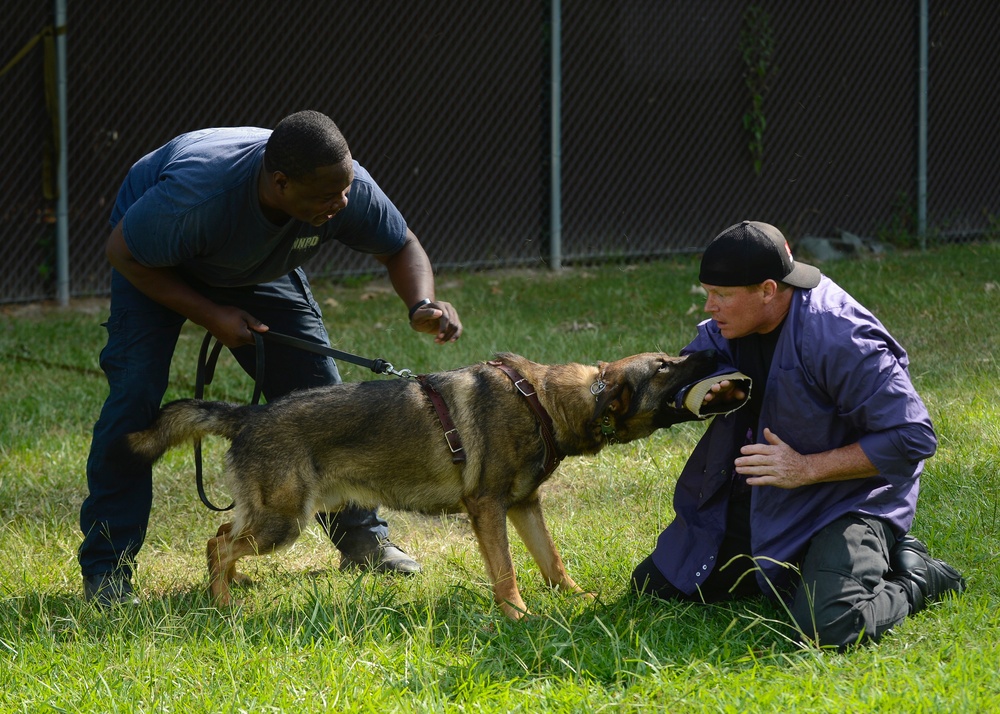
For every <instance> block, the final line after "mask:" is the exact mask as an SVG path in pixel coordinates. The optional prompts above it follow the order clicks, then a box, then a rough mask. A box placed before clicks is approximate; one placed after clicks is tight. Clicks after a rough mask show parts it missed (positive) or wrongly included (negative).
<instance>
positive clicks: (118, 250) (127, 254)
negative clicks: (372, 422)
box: [79, 111, 462, 607]
mask: <svg viewBox="0 0 1000 714" xmlns="http://www.w3.org/2000/svg"><path fill="white" fill-rule="evenodd" d="M111 226H112V231H111V236H110V238H109V239H108V243H107V248H106V252H107V256H108V260H109V262H110V263H111V266H112V268H113V271H112V278H111V316H110V318H109V319H108V322H107V323H106V326H107V329H108V343H107V346H106V347H105V348H104V350H103V351H102V352H101V368H102V369H103V370H104V373H105V374H106V375H107V378H108V384H109V387H110V393H109V396H108V398H107V401H106V402H105V403H104V407H103V409H102V410H101V415H100V418H99V419H98V421H97V423H96V425H95V426H94V437H93V442H92V444H91V451H90V458H89V460H88V462H87V485H88V487H89V491H90V493H89V495H88V496H87V498H86V500H85V501H84V502H83V506H82V507H81V509H80V527H81V529H82V531H83V543H82V545H81V546H80V550H79V560H80V567H81V570H82V573H83V583H84V595H85V597H86V598H87V599H88V600H94V601H96V602H97V604H98V605H100V606H105V607H106V606H108V605H112V604H114V603H119V602H134V601H135V596H134V594H133V589H132V585H131V577H132V572H133V569H134V567H135V558H136V555H137V554H138V552H139V549H140V548H141V546H142V543H143V540H144V538H145V535H146V527H147V525H148V522H149V513H150V508H151V504H152V470H151V469H150V468H149V467H148V466H140V465H137V464H136V463H134V462H133V461H132V460H130V459H129V458H128V457H127V456H126V457H123V456H121V455H120V454H119V453H118V452H117V451H116V450H115V449H114V448H111V447H112V445H113V444H114V443H115V442H116V440H118V439H119V438H121V437H122V436H123V435H125V434H127V433H129V432H133V431H137V430H140V429H144V428H146V427H147V426H148V425H149V424H150V423H151V422H152V420H153V418H154V416H155V415H156V413H157V412H158V410H159V407H160V402H161V400H162V399H163V394H164V392H165V391H166V388H167V379H168V375H169V370H170V360H171V357H172V355H173V351H174V347H175V345H176V342H177V338H178V335H179V333H180V329H181V326H182V325H183V324H184V322H185V320H191V321H192V322H194V323H197V324H198V325H201V326H203V327H205V328H206V329H207V330H208V331H209V332H211V333H212V334H213V335H214V336H215V337H216V338H218V339H219V341H220V342H222V343H223V344H224V345H226V347H228V348H229V349H230V350H231V351H232V353H233V355H234V356H235V357H236V359H237V360H238V361H239V363H240V364H241V365H242V366H243V368H244V369H245V370H246V371H247V372H248V373H250V374H251V375H252V374H253V373H254V370H255V362H254V347H253V344H254V336H253V334H254V333H255V332H260V333H265V332H267V330H268V329H270V328H272V327H273V328H274V329H275V331H277V332H282V333H285V334H290V335H292V336H293V337H298V338H301V339H305V340H308V341H310V342H314V343H316V344H318V345H323V346H329V341H330V340H329V336H328V335H327V331H326V328H325V327H324V325H323V319H322V314H321V312H320V308H319V305H317V303H316V301H315V300H314V299H313V296H312V292H311V291H310V287H309V281H308V279H307V278H306V275H305V273H304V272H303V271H302V269H301V268H300V267H299V266H301V265H302V263H303V262H305V261H306V260H307V259H308V258H309V257H311V256H312V255H313V254H315V253H316V252H317V251H318V250H319V248H320V246H321V245H322V244H323V243H327V242H329V241H339V242H340V243H343V244H344V245H346V246H348V247H349V248H352V249H354V250H358V251H361V252H364V253H370V254H371V255H373V256H374V258H375V259H376V260H378V261H379V262H380V263H381V264H382V265H384V266H385V269H386V272H387V274H388V277H389V280H390V282H391V283H392V286H393V289H394V290H395V291H396V294H397V295H399V297H400V299H401V300H402V301H403V303H404V305H405V307H406V308H408V309H409V321H410V327H412V328H413V329H414V330H417V331H418V332H424V333H428V334H432V335H434V336H435V341H436V342H438V343H439V344H444V343H448V342H453V341H455V340H457V339H458V337H459V336H460V335H461V333H462V325H461V322H460V321H459V319H458V314H457V313H456V312H455V309H454V308H453V307H452V306H451V304H449V303H447V302H441V301H438V300H436V298H435V294H434V277H433V272H432V269H431V264H430V260H429V259H428V257H427V254H426V253H425V252H424V249H423V247H422V246H421V245H420V242H419V241H418V240H417V237H416V236H415V235H414V234H413V233H412V232H411V231H410V230H409V228H408V227H407V225H406V222H405V221H404V220H403V217H402V215H400V213H399V211H398V210H397V209H396V207H395V206H394V205H393V204H392V202H391V201H390V200H389V199H388V198H387V197H386V195H385V194H384V193H383V192H382V190H381V189H380V188H379V187H378V185H377V184H376V183H375V181H374V180H373V179H372V177H371V176H370V175H369V174H368V172H367V171H365V169H364V168H363V167H362V166H361V165H360V164H358V162H357V161H354V160H353V158H352V156H351V152H350V149H349V147H348V145H347V141H346V140H345V139H344V136H343V135H342V134H341V132H340V130H339V129H338V128H337V126H336V124H334V122H333V121H332V120H331V119H330V118H329V117H327V116H325V115H324V114H321V113H320V112H315V111H303V112H298V113H296V114H292V115H291V116H288V117H286V118H285V119H283V120H282V121H281V122H279V123H278V125H277V126H276V127H275V128H274V130H273V131H270V130H267V129H258V128H255V127H238V128H219V129H204V130H201V131H195V132H191V133H188V134H183V135H181V136H178V137H177V138H175V139H173V140H172V141H170V142H169V143H168V144H166V145H165V146H163V147H161V148H159V149H157V150H156V151H153V152H152V153H150V154H148V155H146V156H145V157H143V158H142V159H140V160H139V161H138V162H137V163H136V164H135V165H134V166H133V167H132V169H131V170H130V171H129V173H128V175H127V176H126V177H125V182H124V183H123V185H122V187H121V189H120V191H119V193H118V198H117V200H116V202H115V207H114V210H113V212H112V214H111ZM265 344H266V348H265V349H266V361H267V367H268V368H267V371H266V375H265V383H264V385H263V392H264V395H265V397H266V398H267V399H268V400H269V401H273V400H274V399H277V398H278V397H280V396H282V395H284V394H287V393H288V392H291V391H293V390H295V389H302V388H306V387H316V386H321V385H328V384H337V383H339V382H340V381H341V380H340V374H339V373H338V371H337V365H336V363H335V362H334V361H333V359H331V358H328V357H323V356H319V355H315V354H313V353H310V352H306V351H303V350H298V349H295V348H293V347H286V346H283V345H278V344H271V343H269V342H266V341H265ZM303 428H308V425H303ZM317 518H318V520H319V521H320V523H321V524H323V526H324V528H325V529H326V531H327V533H328V534H329V535H330V538H331V539H332V540H333V542H334V544H335V545H336V546H337V547H338V548H339V549H340V550H341V553H342V558H341V566H340V567H341V569H344V568H349V567H360V568H370V569H373V570H378V571H386V572H397V573H413V572H417V571H419V569H420V566H419V565H418V564H417V563H416V561H414V560H413V559H411V558H409V557H408V556H407V555H406V554H405V553H404V552H403V551H401V550H400V549H399V548H398V547H397V546H395V545H394V544H393V543H392V542H391V541H390V540H389V538H388V526H387V524H386V523H385V521H383V520H381V519H380V518H379V517H378V515H377V514H376V512H375V511H374V510H366V509H360V508H347V509H344V510H342V511H340V512H338V513H332V514H319V515H318V516H317Z"/></svg>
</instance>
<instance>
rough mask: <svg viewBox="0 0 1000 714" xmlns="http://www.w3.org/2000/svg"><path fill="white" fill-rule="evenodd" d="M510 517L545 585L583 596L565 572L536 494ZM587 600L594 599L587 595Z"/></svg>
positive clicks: (511, 511)
mask: <svg viewBox="0 0 1000 714" xmlns="http://www.w3.org/2000/svg"><path fill="white" fill-rule="evenodd" d="M507 516H508V517H509V518H510V521H511V523H513V524H514V528H515V529H516V530H517V534H518V535H519V536H521V540H523V541H524V544H525V545H526V546H527V547H528V552H530V553H531V557H532V558H534V559H535V562H536V563H538V568H539V569H540V570H541V571H542V577H543V578H545V581H546V582H547V583H548V584H549V585H550V586H551V587H555V588H559V589H560V590H567V591H569V592H574V593H582V592H583V590H582V589H581V588H580V586H579V585H577V584H576V583H575V582H573V578H571V577H570V576H569V574H568V573H567V572H566V566H565V565H563V561H562V558H561V557H560V556H559V551H557V550H556V546H555V543H553V542H552V536H551V535H550V534H549V529H548V527H547V526H546V525H545V518H544V516H542V504H541V501H539V500H538V494H537V493H536V494H535V495H533V496H532V497H531V498H530V499H528V500H527V501H522V502H521V503H519V504H517V505H516V506H511V507H510V509H509V510H508V511H507ZM588 597H593V595H590V594H589V593H588Z"/></svg>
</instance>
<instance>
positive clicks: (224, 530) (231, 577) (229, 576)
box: [215, 521, 253, 585]
mask: <svg viewBox="0 0 1000 714" xmlns="http://www.w3.org/2000/svg"><path fill="white" fill-rule="evenodd" d="M232 529H233V522H232V521H230V522H229V523H223V524H222V525H221V526H219V532H218V533H216V534H215V535H216V537H219V536H221V535H223V534H228V533H230V532H231V531H232ZM225 578H226V582H228V583H230V584H233V585H250V584H252V583H253V581H252V580H251V579H250V578H249V576H247V575H244V574H243V573H241V572H239V571H237V570H236V561H235V560H234V561H233V562H232V564H231V565H230V566H229V569H228V570H227V571H226V573H225Z"/></svg>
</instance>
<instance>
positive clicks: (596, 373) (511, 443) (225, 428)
mask: <svg viewBox="0 0 1000 714" xmlns="http://www.w3.org/2000/svg"><path fill="white" fill-rule="evenodd" d="M716 361H717V360H716V356H715V353H714V352H712V351H706V352H697V353H693V354H690V355H688V356H685V357H671V356H669V355H666V354H662V353H646V354H639V355H634V356H632V357H626V358H625V359H621V360H618V361H616V362H610V363H608V362H599V363H598V364H597V366H588V365H582V364H575V363H570V364H558V365H543V364H537V363H535V362H531V361H529V360H527V359H525V358H524V357H520V356H518V355H515V354H509V353H503V354H499V355H497V359H496V360H495V361H492V362H482V363H479V364H475V365H473V366H469V367H465V368H462V369H456V370H452V371H446V372H439V373H435V374H429V375H423V376H421V377H419V378H418V379H397V380H373V381H365V382H356V383H351V384H340V385H334V386H329V387H317V388H313V389H305V390H302V391H299V392H293V393H291V394H289V395H287V396H285V397H283V398H281V399H276V400H275V401H273V402H270V403H268V404H264V405H258V406H241V405H235V404H227V403H224V402H213V401H201V400H195V399H182V400H180V401H176V402H172V403H170V404H167V405H165V406H164V407H163V408H162V409H161V411H160V413H159V415H158V417H157V418H156V420H155V422H154V423H153V424H152V425H151V426H150V428H149V429H147V430H145V431H140V432H136V433H133V434H130V435H128V437H127V444H128V447H129V448H130V450H131V451H132V452H133V453H134V454H135V455H136V456H138V457H139V458H140V459H142V460H143V461H148V462H153V461H155V460H157V459H158V458H159V457H160V456H162V455H163V453H164V452H165V451H166V450H167V449H169V448H171V447H174V446H177V445H180V444H183V443H185V442H190V441H192V440H196V439H200V438H201V437H203V436H205V435H217V436H223V437H225V438H227V439H229V440H230V441H231V446H230V449H229V452H228V454H227V456H226V481H227V485H228V488H229V489H230V492H231V494H232V496H233V500H234V503H235V510H234V518H233V520H232V521H231V522H229V523H225V524H223V525H222V526H221V527H220V528H219V531H218V534H217V535H216V537H215V538H212V539H210V540H209V541H208V569H209V582H210V588H211V593H212V596H213V597H214V599H215V602H216V603H217V604H219V605H227V604H229V603H230V602H231V599H230V598H231V596H230V583H231V582H232V581H233V580H234V579H243V577H244V576H242V575H241V574H240V573H238V572H237V571H236V564H237V561H238V560H239V559H240V558H242V557H243V556H247V555H255V554H261V553H268V552H271V551H274V550H277V549H279V548H283V547H286V546H288V545H290V544H291V543H292V542H293V541H295V539H296V538H297V537H298V535H299V533H300V531H301V529H302V528H304V527H305V526H306V525H307V524H308V523H309V522H310V520H311V519H312V518H313V516H314V514H316V513H317V512H320V511H336V510H338V509H340V508H343V507H344V506H345V505H347V504H351V503H353V504H357V505H361V506H368V507H375V506H386V507H388V508H394V509H399V510H411V511H419V512H423V513H428V514H441V513H448V512H452V513H453V512H458V511H464V512H466V513H467V514H468V516H469V521H470V522H471V524H472V529H473V531H474V533H475V535H476V538H477V540H478V542H479V549H480V552H481V554H482V556H483V560H484V561H485V562H486V570H487V573H488V574H489V578H490V581H491V583H492V585H493V595H494V598H495V600H496V602H497V604H499V606H500V607H501V608H502V609H503V612H504V613H505V614H506V615H507V616H508V617H510V618H512V619H515V620H516V619H519V618H521V617H522V616H523V615H524V614H525V613H526V612H527V608H526V606H525V604H524V601H523V600H522V599H521V595H520V593H519V592H518V588H517V580H516V578H515V575H514V566H513V562H512V559H511V554H510V547H509V543H508V540H507V523H506V519H507V518H510V520H511V522H512V523H513V524H514V527H515V529H516V530H517V532H518V534H519V535H520V536H521V538H522V539H523V540H524V542H525V544H526V545H527V547H528V550H529V551H530V552H531V555H532V557H533V558H534V560H535V562H536V563H537V564H538V566H539V568H540V569H541V572H542V576H543V577H544V578H545V581H546V582H547V583H548V584H549V585H550V586H554V587H557V588H559V589H561V590H568V591H571V592H576V593H581V592H582V591H581V589H580V588H579V587H578V586H577V584H576V583H575V582H573V580H572V579H571V578H570V577H569V575H567V573H566V569H565V567H564V566H563V562H562V559H561V558H560V557H559V553H558V552H557V551H556V548H555V545H554V544H553V542H552V538H551V536H550V535H549V531H548V528H547V527H546V525H545V520H544V518H543V517H542V507H541V502H540V500H539V494H538V487H539V486H540V485H541V484H542V483H543V482H544V481H545V480H546V479H547V478H548V477H549V476H550V475H551V472H552V470H553V469H554V468H555V466H556V465H558V462H559V460H561V459H562V457H563V456H567V455H574V454H594V453H596V452H598V451H600V450H601V449H602V448H603V447H604V446H605V445H606V444H608V443H611V442H627V441H632V440H633V439H638V438H642V437H646V436H648V435H650V434H651V433H653V432H654V431H655V430H656V429H659V428H662V427H668V426H671V425H672V424H676V423H679V422H682V421H689V420H693V419H697V418H703V417H704V416H705V415H696V414H695V413H692V411H691V410H690V409H688V408H685V407H684V406H678V405H677V404H676V401H677V395H678V392H679V391H680V390H681V389H682V388H684V387H685V386H686V385H690V384H692V383H693V382H697V381H698V380H704V379H706V378H707V377H708V376H709V375H711V374H712V373H713V371H714V370H715V368H716ZM518 378H520V379H518ZM435 395H436V397H435ZM435 401H438V402H442V401H443V406H441V407H438V406H435V403H434V402H435ZM720 401H721V400H720ZM533 403H534V405H533ZM539 407H540V408H539ZM546 422H548V423H546ZM442 425H445V426H446V427H447V429H446V428H445V426H442ZM445 432H447V434H446V433H445Z"/></svg>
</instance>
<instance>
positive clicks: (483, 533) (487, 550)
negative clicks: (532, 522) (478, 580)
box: [464, 498, 528, 620]
mask: <svg viewBox="0 0 1000 714" xmlns="http://www.w3.org/2000/svg"><path fill="white" fill-rule="evenodd" d="M464 505H465V510H466V511H467V512H468V514H469V522H470V523H471V524H472V530H473V532H474V533H475V534H476V541H477V542H478V543H479V552H480V553H481V554H482V556H483V560H484V561H485V562H486V572H487V574H488V575H489V578H490V582H491V583H492V585H493V599H494V601H496V603H497V605H499V606H500V608H501V609H502V610H503V612H504V614H505V615H506V616H507V617H509V618H510V619H512V620H520V619H521V618H522V617H524V616H525V615H526V614H527V612H528V607H527V606H526V605H525V604H524V600H522V599H521V593H520V591H519V590H518V589H517V577H516V576H515V575H514V560H513V558H511V555H510V541H509V540H508V539H507V514H506V511H505V509H504V507H503V506H502V505H501V504H500V503H499V502H498V501H497V500H496V499H493V498H478V499H473V498H465V499H464Z"/></svg>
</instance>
